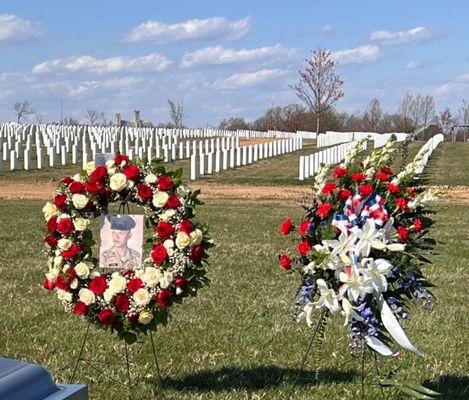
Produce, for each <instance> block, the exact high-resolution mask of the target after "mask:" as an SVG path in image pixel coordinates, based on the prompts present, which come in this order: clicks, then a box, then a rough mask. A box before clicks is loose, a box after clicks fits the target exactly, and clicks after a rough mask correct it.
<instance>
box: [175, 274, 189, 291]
mask: <svg viewBox="0 0 469 400" xmlns="http://www.w3.org/2000/svg"><path fill="white" fill-rule="evenodd" d="M174 283H175V284H176V287H178V288H179V289H181V290H182V291H183V292H187V289H189V285H188V284H187V280H186V279H185V278H183V277H179V278H176V280H175V281H174Z"/></svg>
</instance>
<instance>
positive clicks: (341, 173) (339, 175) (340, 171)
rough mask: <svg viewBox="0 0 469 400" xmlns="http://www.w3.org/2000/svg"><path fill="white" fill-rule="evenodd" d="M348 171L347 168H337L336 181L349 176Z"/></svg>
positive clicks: (335, 172)
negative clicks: (346, 175)
mask: <svg viewBox="0 0 469 400" xmlns="http://www.w3.org/2000/svg"><path fill="white" fill-rule="evenodd" d="M347 172H348V171H347V169H346V168H342V167H337V168H336V169H335V170H334V179H339V178H342V177H343V176H344V175H345V174H347Z"/></svg>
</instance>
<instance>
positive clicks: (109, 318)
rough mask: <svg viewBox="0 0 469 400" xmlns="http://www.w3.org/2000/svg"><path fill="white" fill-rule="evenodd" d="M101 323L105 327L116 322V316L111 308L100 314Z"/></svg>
mask: <svg viewBox="0 0 469 400" xmlns="http://www.w3.org/2000/svg"><path fill="white" fill-rule="evenodd" d="M98 318H99V322H101V323H102V324H103V325H111V324H112V323H113V322H114V320H115V318H116V317H115V315H114V313H113V312H112V310H110V309H109V308H105V309H104V310H103V311H101V312H100V313H99V317H98Z"/></svg>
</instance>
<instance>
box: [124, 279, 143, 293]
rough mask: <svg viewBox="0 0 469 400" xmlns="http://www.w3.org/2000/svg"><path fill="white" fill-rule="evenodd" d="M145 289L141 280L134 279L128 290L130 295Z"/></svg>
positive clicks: (130, 282) (128, 285)
mask: <svg viewBox="0 0 469 400" xmlns="http://www.w3.org/2000/svg"><path fill="white" fill-rule="evenodd" d="M142 287H143V282H142V280H141V279H140V278H133V279H131V280H130V281H129V283H128V284H127V290H128V291H129V292H130V293H135V292H136V291H137V290H138V289H141V288H142Z"/></svg>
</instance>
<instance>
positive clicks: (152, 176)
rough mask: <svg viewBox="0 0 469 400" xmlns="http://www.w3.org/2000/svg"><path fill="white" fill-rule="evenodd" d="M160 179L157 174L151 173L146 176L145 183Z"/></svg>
mask: <svg viewBox="0 0 469 400" xmlns="http://www.w3.org/2000/svg"><path fill="white" fill-rule="evenodd" d="M157 180H158V178H157V176H156V175H155V174H149V175H147V176H146V177H145V183H155V182H156V181H157Z"/></svg>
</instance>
